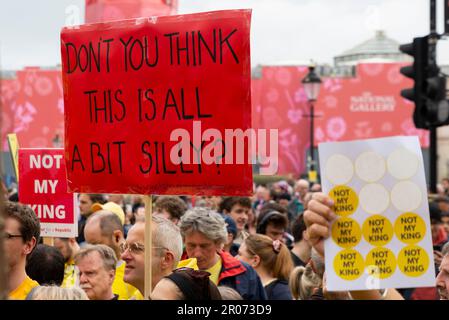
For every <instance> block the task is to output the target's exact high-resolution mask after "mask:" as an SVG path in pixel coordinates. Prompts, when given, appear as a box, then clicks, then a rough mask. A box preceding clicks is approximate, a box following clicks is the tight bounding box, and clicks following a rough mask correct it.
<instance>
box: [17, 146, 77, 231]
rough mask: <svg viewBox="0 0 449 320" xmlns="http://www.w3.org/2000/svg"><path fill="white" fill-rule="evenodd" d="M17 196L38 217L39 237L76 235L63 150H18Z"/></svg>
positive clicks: (73, 206) (72, 196)
mask: <svg viewBox="0 0 449 320" xmlns="http://www.w3.org/2000/svg"><path fill="white" fill-rule="evenodd" d="M19 176H20V179H19V181H20V183H19V199H20V202H21V203H24V204H27V205H29V206H30V207H31V208H32V209H33V210H34V212H35V213H36V215H37V216H38V218H39V221H40V224H41V236H42V237H61V238H69V237H76V236H78V222H77V220H76V219H75V213H74V208H75V201H76V198H75V195H74V194H73V193H68V192H67V182H66V175H65V162H64V149H62V148H61V149H59V148H58V149H56V148H55V149H31V148H30V149H19Z"/></svg>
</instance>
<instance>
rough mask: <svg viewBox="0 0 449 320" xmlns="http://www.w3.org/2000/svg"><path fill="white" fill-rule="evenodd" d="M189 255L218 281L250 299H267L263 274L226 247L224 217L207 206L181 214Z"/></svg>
mask: <svg viewBox="0 0 449 320" xmlns="http://www.w3.org/2000/svg"><path fill="white" fill-rule="evenodd" d="M180 228H181V234H182V237H183V239H184V243H185V248H186V258H195V259H196V260H197V264H198V268H199V269H200V270H203V271H207V272H209V273H210V274H211V275H210V279H211V280H212V282H213V283H215V284H216V285H227V286H229V287H231V288H233V289H235V290H237V291H238V292H239V293H240V295H241V296H242V297H243V298H244V299H246V300H265V299H266V294H265V290H264V288H263V286H262V283H261V281H260V278H259V276H258V275H257V273H256V272H255V271H254V269H253V268H252V267H251V266H250V265H249V264H247V263H245V262H242V261H239V260H238V259H236V258H234V257H233V256H231V255H230V254H229V253H227V252H225V251H223V246H224V244H225V243H226V240H227V237H228V232H227V230H226V224H225V221H224V219H223V217H222V216H221V215H220V214H219V213H217V212H215V211H212V210H209V209H206V208H194V209H192V210H189V211H187V212H186V214H184V216H183V217H182V218H181V225H180Z"/></svg>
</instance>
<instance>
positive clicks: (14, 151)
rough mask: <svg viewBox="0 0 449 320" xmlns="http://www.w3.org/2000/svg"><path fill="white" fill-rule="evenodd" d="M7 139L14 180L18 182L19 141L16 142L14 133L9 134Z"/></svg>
mask: <svg viewBox="0 0 449 320" xmlns="http://www.w3.org/2000/svg"><path fill="white" fill-rule="evenodd" d="M7 137H8V145H9V152H10V154H11V159H12V164H13V165H14V170H15V172H16V180H17V182H19V141H18V140H17V135H16V134H15V133H9V134H8V135H7Z"/></svg>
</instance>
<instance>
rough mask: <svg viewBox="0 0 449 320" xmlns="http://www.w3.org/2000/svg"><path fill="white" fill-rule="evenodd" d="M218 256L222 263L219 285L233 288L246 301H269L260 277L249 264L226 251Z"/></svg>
mask: <svg viewBox="0 0 449 320" xmlns="http://www.w3.org/2000/svg"><path fill="white" fill-rule="evenodd" d="M218 254H219V255H220V257H221V262H222V266H221V272H220V276H219V278H218V285H220V286H228V287H231V288H233V289H234V290H236V291H237V292H238V293H240V295H241V296H242V298H243V299H244V300H267V295H266V293H265V289H264V287H263V285H262V282H261V281H260V278H259V275H258V274H257V273H256V271H255V270H254V269H253V268H252V267H251V266H250V265H249V264H247V263H245V262H243V261H240V260H238V259H237V258H234V257H233V256H231V255H230V254H229V253H227V252H225V251H221V252H219V253H218Z"/></svg>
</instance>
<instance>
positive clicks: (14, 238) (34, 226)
mask: <svg viewBox="0 0 449 320" xmlns="http://www.w3.org/2000/svg"><path fill="white" fill-rule="evenodd" d="M4 212H5V229H4V235H5V238H4V242H3V246H4V248H3V250H4V253H5V258H6V262H7V275H6V279H7V285H8V287H7V288H8V297H9V299H15V300H23V299H25V298H26V296H27V295H28V293H29V292H30V291H31V290H32V289H33V288H34V287H36V286H38V285H39V284H38V283H37V282H36V281H34V280H32V279H31V278H30V277H29V276H28V275H27V274H26V271H25V265H26V258H27V256H28V255H29V254H30V253H31V252H32V251H33V249H34V247H35V246H36V243H37V242H38V241H39V235H40V230H41V229H40V224H39V220H38V218H37V216H36V214H35V213H34V212H33V210H31V208H30V207H28V206H25V205H23V204H20V203H16V202H10V201H6V202H5V207H4Z"/></svg>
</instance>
